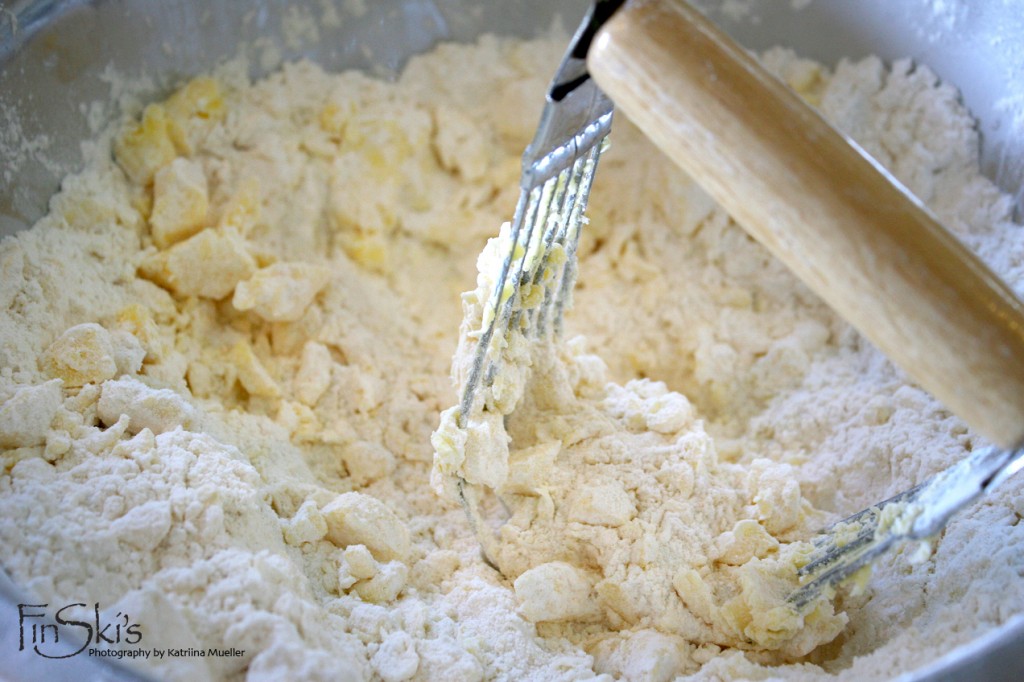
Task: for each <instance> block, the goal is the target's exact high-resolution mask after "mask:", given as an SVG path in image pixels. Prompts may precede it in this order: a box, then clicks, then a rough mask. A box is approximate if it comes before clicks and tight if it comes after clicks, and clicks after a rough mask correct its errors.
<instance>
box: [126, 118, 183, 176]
mask: <svg viewBox="0 0 1024 682" xmlns="http://www.w3.org/2000/svg"><path fill="white" fill-rule="evenodd" d="M176 156H177V152H176V151H175V148H174V143H173V142H172V141H171V136H170V133H169V132H168V128H167V113H166V111H165V110H164V108H163V107H162V106H160V105H159V104H150V105H149V106H148V107H146V109H145V111H143V112H142V120H141V121H139V122H138V124H136V125H135V126H133V127H131V128H129V129H128V130H127V131H126V132H125V133H124V134H122V135H121V137H119V138H117V140H115V142H114V157H115V158H116V159H117V163H118V165H120V166H121V169H122V170H124V172H125V174H126V175H127V176H128V177H129V178H130V179H131V180H132V182H135V183H137V184H140V185H148V184H149V183H150V182H151V181H152V180H153V176H154V175H156V172H157V171H158V170H160V169H161V168H163V167H164V166H166V165H167V164H169V163H170V162H171V161H173V160H174V158H175V157H176Z"/></svg>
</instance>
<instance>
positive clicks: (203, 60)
mask: <svg viewBox="0 0 1024 682" xmlns="http://www.w3.org/2000/svg"><path fill="white" fill-rule="evenodd" d="M359 4H360V3H352V2H341V1H340V0H339V2H337V5H338V10H339V16H340V18H341V22H340V24H339V25H337V26H330V25H324V24H322V25H320V26H319V38H320V39H319V41H317V42H315V43H309V42H294V41H287V40H285V31H284V24H285V20H284V17H285V15H286V13H290V12H307V13H310V14H311V15H312V16H317V17H318V16H321V13H322V8H323V2H321V1H320V0H290V1H286V0H249V1H248V2H241V1H238V0H213V1H209V2H204V1H203V0H161V2H159V3H157V2H145V1H140V0H91V1H89V0H17V1H15V2H10V1H8V2H4V1H3V0H0V158H2V159H3V162H2V164H0V235H2V234H10V233H12V232H15V231H17V230H21V229H25V228H26V227H27V226H29V225H30V224H31V223H32V222H33V221H34V220H35V219H36V218H38V217H39V216H41V215H42V213H43V212H44V211H45V208H46V205H47V201H48V199H49V197H50V196H51V195H52V194H53V193H54V191H55V190H56V189H57V188H58V186H59V182H60V178H61V177H62V176H63V175H65V174H66V173H68V172H70V171H73V170H75V169H77V168H79V167H80V165H81V163H82V154H81V149H80V143H81V142H82V141H83V140H85V139H87V138H88V137H89V136H90V135H91V130H90V125H89V119H90V117H93V118H98V119H103V118H104V117H110V116H112V115H113V113H114V111H115V109H114V107H112V106H109V105H104V104H102V103H104V102H109V101H110V98H111V87H110V84H109V83H108V82H107V81H106V80H104V70H105V69H106V68H107V66H108V65H111V66H113V67H115V68H116V70H117V71H118V72H119V73H120V74H122V75H124V76H127V77H132V76H135V77H140V76H144V75H145V76H149V77H150V78H151V83H150V86H149V87H148V89H146V91H144V92H143V95H144V96H148V97H150V98H155V97H158V96H160V95H162V94H166V93H167V92H168V91H169V90H170V89H171V88H172V87H173V86H174V85H175V84H178V83H180V82H182V81H183V80H185V79H187V78H188V77H190V76H193V75H195V74H197V73H200V72H202V71H204V70H207V69H208V68H209V67H210V65H212V64H214V63H217V62H218V61H220V60H222V59H224V58H227V57H230V56H234V55H236V54H239V53H242V54H247V55H249V56H250V57H252V58H253V59H252V62H251V63H252V64H253V68H252V72H253V75H254V76H256V75H259V74H260V73H262V72H263V67H262V66H261V61H260V59H259V58H260V56H261V55H265V54H266V48H267V47H268V46H273V47H275V48H277V49H278V50H280V53H281V56H282V57H283V58H284V59H293V58H296V57H300V56H305V57H310V58H312V59H315V60H316V61H318V62H320V63H322V64H324V65H325V66H327V67H329V68H332V69H340V68H371V69H373V70H375V71H379V72H384V73H393V72H395V71H396V70H397V69H399V68H400V67H401V65H402V64H403V63H404V61H405V59H406V58H407V57H408V56H409V55H410V54H414V53H416V52H420V51H423V50H425V49H427V48H428V47H430V46H431V45H432V44H434V43H435V42H437V41H438V40H441V39H453V40H461V41H466V40H472V39H473V38H474V37H475V36H476V35H478V34H479V33H481V32H484V31H494V32H498V33H503V34H511V35H521V36H525V35H534V34H536V33H538V32H543V31H546V30H547V29H548V28H549V27H550V26H551V25H552V22H553V21H554V20H555V17H556V16H562V17H563V20H562V25H563V26H572V25H574V24H575V23H576V21H578V19H579V17H580V16H582V15H583V12H584V9H585V7H586V1H585V0H366V2H365V3H363V4H364V6H365V8H366V12H365V13H364V14H362V15H361V16H356V15H355V14H353V13H351V12H348V11H346V9H345V7H358V5H359ZM699 4H701V5H702V6H705V7H707V8H708V9H709V12H710V14H711V15H712V17H714V18H715V19H716V20H719V21H720V22H721V23H722V25H723V27H724V28H725V29H726V30H727V31H729V32H730V33H731V34H732V35H733V37H735V38H737V39H738V40H739V41H740V42H741V43H743V44H745V45H746V46H747V47H749V48H752V49H763V48H767V47H769V46H772V45H776V44H785V45H790V46H792V47H794V48H795V49H797V51H798V52H800V53H801V54H802V55H804V56H808V57H813V58H815V59H818V60H821V61H823V62H825V63H828V64H833V63H835V62H836V61H837V60H838V59H839V58H841V57H843V56H851V57H861V56H864V55H867V54H870V53H875V54H879V55H881V56H882V57H883V58H887V59H892V58H896V57H903V56H910V57H912V58H914V59H916V60H918V61H919V62H921V63H924V64H927V65H929V66H930V67H931V68H932V69H934V70H935V71H936V72H937V73H938V74H939V75H940V76H942V77H943V78H945V79H946V80H948V81H950V82H952V83H954V84H955V85H957V86H958V87H959V88H960V89H961V91H962V92H963V98H964V101H965V103H966V104H967V106H968V107H969V108H970V109H971V111H972V112H973V113H974V115H975V116H976V117H977V118H978V119H979V129H980V131H981V133H982V142H983V146H982V160H983V167H984V169H985V171H986V173H987V174H988V175H989V176H990V177H991V178H993V179H994V180H995V181H996V182H998V183H999V184H1000V186H1002V187H1003V188H1004V189H1005V190H1006V191H1008V192H1009V193H1011V194H1012V195H1013V196H1014V197H1015V199H1016V203H1017V207H1018V210H1019V209H1020V207H1021V205H1022V203H1024V40H1021V37H1022V36H1024V11H1022V9H1024V8H1022V3H1021V1H1020V0H984V1H982V0H944V1H943V2H938V1H936V0H857V1H856V2H851V1H850V0H813V1H812V2H810V4H809V6H807V7H806V8H804V9H800V10H797V9H795V8H794V7H793V5H796V4H801V3H790V2H783V1H781V0H732V1H731V2H725V1H718V0H702V1H700V2H699ZM727 9H728V10H729V11H726V10H727ZM147 93H148V94H147ZM94 103H98V104H94ZM90 107H91V108H90ZM539 113H540V103H538V104H537V112H536V114H539ZM532 115H534V114H531V116H532ZM26 140H27V141H28V142H29V144H22V143H21V141H26ZM9 608H11V607H10V606H9V604H6V603H5V604H2V605H0V612H2V613H9ZM9 661H10V657H9V656H7V655H5V656H3V657H2V658H0V676H3V675H6V676H8V677H11V678H13V679H18V678H19V677H21V678H22V679H32V678H25V677H24V676H22V675H17V673H16V671H14V670H9V669H5V667H4V666H5V665H7V663H5V662H9ZM922 664H929V667H928V668H926V669H923V670H921V671H919V672H917V673H913V674H911V675H908V676H906V679H907V680H911V679H912V680H914V681H915V682H917V681H918V680H925V679H929V680H974V679H986V680H1018V679H1022V678H1024V620H1022V619H1020V618H1018V619H1016V620H1013V621H1011V622H1009V623H1007V624H1006V625H1004V626H1003V627H1002V628H997V629H994V630H992V631H990V632H989V633H988V634H986V635H984V636H983V637H981V638H980V639H978V640H976V641H975V642H973V643H972V644H970V645H968V646H965V647H962V648H961V649H958V650H956V651H953V652H951V653H950V654H949V655H948V656H947V657H946V658H945V659H943V660H940V661H936V662H924V661H922ZM16 675H17V676H16ZM74 678H75V679H76V680H80V681H84V680H89V679H100V677H97V676H95V675H92V674H90V673H87V672H76V673H75V674H74Z"/></svg>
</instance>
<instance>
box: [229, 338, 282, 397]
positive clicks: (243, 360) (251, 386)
mask: <svg viewBox="0 0 1024 682" xmlns="http://www.w3.org/2000/svg"><path fill="white" fill-rule="evenodd" d="M230 357H231V362H232V364H233V365H234V366H235V369H236V370H237V371H238V382H239V383H240V384H242V388H244V389H245V390H246V391H248V393H249V394H250V395H255V396H260V397H263V398H276V397H277V396H279V395H281V389H280V387H278V385H277V382H276V381H274V378H273V377H272V376H270V373H269V372H268V371H267V369H266V367H264V366H263V363H262V362H260V359H259V358H258V357H256V353H254V352H253V350H252V346H250V345H249V344H248V343H246V342H245V341H239V342H238V343H237V344H235V346H234V347H233V348H232V349H231V353H230Z"/></svg>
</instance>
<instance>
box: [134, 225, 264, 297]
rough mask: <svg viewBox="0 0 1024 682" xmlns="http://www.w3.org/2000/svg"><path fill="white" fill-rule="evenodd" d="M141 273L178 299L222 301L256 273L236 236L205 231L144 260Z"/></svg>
mask: <svg viewBox="0 0 1024 682" xmlns="http://www.w3.org/2000/svg"><path fill="white" fill-rule="evenodd" d="M140 272H141V274H142V275H143V276H144V277H146V278H147V279H150V280H152V281H154V282H156V283H158V284H160V285H161V286H163V287H165V288H167V289H170V290H171V291H173V292H174V293H176V294H178V295H180V296H200V297H202V298H212V299H221V298H224V297H225V296H227V295H228V294H230V293H231V292H232V291H234V289H235V285H237V284H238V283H239V282H241V281H242V280H245V279H248V278H249V277H251V276H252V274H253V273H254V272H256V261H255V260H254V259H253V257H252V256H251V255H250V254H249V252H248V250H247V249H246V246H245V242H244V241H242V239H241V238H240V237H239V236H238V235H236V234H234V233H232V232H229V231H225V230H215V229H206V230H203V231H202V232H200V233H199V234H197V235H195V236H193V237H189V238H188V239H186V240H185V241H183V242H179V243H178V244H175V245H174V246H172V247H171V248H169V249H168V250H167V251H163V252H161V253H159V254H156V255H155V256H153V257H151V258H149V259H147V260H146V261H144V262H143V264H142V266H141V267H140Z"/></svg>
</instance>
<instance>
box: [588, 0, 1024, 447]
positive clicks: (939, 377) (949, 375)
mask: <svg viewBox="0 0 1024 682" xmlns="http://www.w3.org/2000/svg"><path fill="white" fill-rule="evenodd" d="M588 65H589V68H590V73H591V74H592V75H593V77H594V79H595V80H596V81H597V83H598V84H599V85H600V86H601V88H602V89H603V90H604V92H605V93H607V94H608V96H610V97H611V98H612V100H614V102H615V105H616V107H617V108H619V109H620V110H621V111H622V112H624V113H625V114H626V115H627V116H629V118H630V119H632V120H633V122H634V123H636V125H637V126H639V128H640V129H641V130H642V131H643V132H644V133H645V134H646V135H647V136H648V137H650V138H651V140H653V141H654V142H655V144H657V145H658V146H659V147H660V148H661V149H662V151H664V152H665V153H666V154H667V155H668V156H669V157H670V158H672V159H673V160H674V161H675V162H676V163H677V164H678V165H679V166H680V167H682V168H683V170H685V171H686V172H687V173H689V174H691V175H692V176H693V177H694V178H695V179H696V180H697V181H698V182H699V183H700V184H701V185H702V186H703V187H704V189H705V190H706V191H707V192H709V193H710V194H711V196H712V197H714V199H715V200H716V201H717V202H718V203H719V204H721V205H722V206H723V207H724V208H725V209H726V210H727V211H728V212H729V213H730V214H731V215H732V216H733V217H734V218H735V219H736V220H737V221H738V222H739V223H740V224H741V225H742V226H743V227H744V228H745V229H746V230H747V231H748V232H749V233H750V234H751V235H752V236H753V237H754V238H756V239H757V240H758V241H760V242H761V243H762V244H764V245H765V246H766V247H767V248H768V249H769V250H770V251H771V252H772V253H773V254H774V255H775V256H776V257H777V258H779V259H780V260H781V261H782V262H784V263H785V264H786V265H787V266H788V267H789V268H790V269H791V270H792V271H793V272H794V273H796V274H797V276H799V277H800V278H801V279H802V280H803V281H804V282H805V283H806V284H807V285H808V286H810V287H811V288H812V289H813V290H814V291H815V292H816V293H817V294H818V295H819V296H821V297H822V298H823V299H824V300H825V301H826V302H828V303H829V305H831V306H832V307H833V308H834V309H835V310H836V311H837V312H838V313H839V314H840V315H842V316H843V317H844V318H846V320H847V321H849V322H850V323H851V324H853V326H855V327H856V328H857V329H858V330H860V332H861V333H863V334H864V335H865V336H866V337H867V338H869V339H870V340H871V341H872V342H874V343H875V344H876V345H877V346H878V347H880V348H881V349H882V350H883V351H884V352H885V353H886V354H887V355H888V356H889V357H890V358H891V359H892V360H893V361H894V362H895V363H896V364H897V365H899V366H900V367H902V368H903V369H904V370H905V371H906V372H907V373H908V374H910V376H912V377H913V378H914V379H915V380H916V381H917V382H919V383H920V384H921V385H922V386H923V387H924V388H926V389H927V390H928V391H931V393H932V394H933V395H935V396H936V397H937V398H939V400H941V401H943V402H944V403H945V404H946V406H947V407H949V408H950V409H951V410H953V412H955V413H956V414H957V415H958V416H959V417H960V418H962V419H963V420H964V421H966V422H967V423H968V424H969V425H970V426H971V427H972V428H974V429H976V430H977V431H979V432H980V433H981V434H982V435H984V436H986V437H987V438H989V439H991V440H992V441H994V442H996V443H997V444H999V445H1002V446H1003V447H1015V446H1018V445H1021V443H1022V442H1024V306H1022V304H1021V302H1020V301H1019V300H1018V299H1017V298H1016V297H1015V296H1014V294H1013V292H1012V291H1011V290H1010V289H1009V287H1007V286H1006V284H1004V283H1003V282H1002V281H1001V280H1000V279H999V277H998V276H996V275H995V274H994V273H993V272H992V271H991V270H990V269H989V268H988V267H986V266H985V265H984V264H983V263H982V262H981V261H980V260H979V259H978V258H977V257H976V256H975V255H974V254H973V253H971V252H970V251H968V250H967V249H966V248H965V247H964V246H963V245H962V244H961V243H960V242H959V241H958V240H957V239H956V237H954V236H953V235H952V234H950V233H949V232H947V231H946V230H945V229H944V228H943V227H942V225H940V224H939V223H938V222H937V220H936V219H935V218H934V217H933V216H932V214H931V213H930V212H929V211H928V210H926V209H925V208H924V207H923V206H922V205H921V203H920V202H919V201H918V200H917V199H915V198H914V197H913V196H911V195H910V193H909V192H908V191H907V190H906V189H904V188H903V187H902V186H900V185H899V184H898V183H897V182H896V181H895V180H894V178H892V176H891V175H889V173H888V172H887V171H886V170H885V169H884V168H882V167H881V166H880V165H879V164H878V163H877V162H875V161H874V160H873V159H871V158H870V157H868V156H867V155H866V154H865V153H864V152H862V151H861V150H860V149H859V148H858V147H856V146H855V145H854V144H853V143H851V142H850V141H848V140H847V139H846V138H845V137H843V136H842V135H841V134H840V133H838V132H837V131H836V130H835V129H833V128H832V127H831V126H830V125H829V124H828V123H827V122H826V121H825V120H824V119H823V118H822V117H821V116H820V115H819V114H818V113H817V112H816V111H815V110H813V109H812V108H811V107H809V106H807V105H806V104H804V102H803V101H801V100H800V98H799V97H798V96H797V95H796V94H795V93H793V92H792V91H791V90H790V89H789V88H787V87H786V86H785V85H783V84H782V83H781V82H780V81H778V80H777V79H776V78H774V77H773V76H772V75H771V74H769V73H767V72H766V71H765V70H764V68H763V67H761V66H760V64H758V63H757V61H756V60H755V59H754V58H753V57H751V56H750V55H749V54H747V52H746V51H744V50H743V49H742V48H741V47H739V46H738V45H737V44H736V43H734V42H733V41H732V40H731V39H730V38H728V37H727V36H726V35H725V34H724V33H722V32H721V31H720V30H718V29H717V28H716V27H715V26H713V25H712V24H711V23H710V22H709V21H707V20H706V19H705V18H704V17H703V16H701V15H700V13H699V12H697V11H696V10H695V9H693V8H692V7H690V6H689V5H687V4H685V3H684V2H681V1H679V0H631V1H630V2H627V3H626V5H625V6H624V7H623V8H622V9H620V10H619V11H618V12H617V13H616V14H615V16H613V17H612V19H611V20H609V21H608V23H606V24H605V25H604V27H603V28H602V29H601V31H600V32H599V33H598V35H597V36H596V37H595V40H594V43H593V44H592V46H591V48H590V53H589V55H588Z"/></svg>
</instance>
